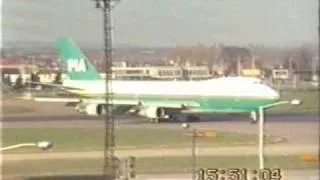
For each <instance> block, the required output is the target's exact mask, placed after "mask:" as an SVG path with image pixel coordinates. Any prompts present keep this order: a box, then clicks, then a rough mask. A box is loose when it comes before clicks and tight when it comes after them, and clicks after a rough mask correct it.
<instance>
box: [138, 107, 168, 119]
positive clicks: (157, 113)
mask: <svg viewBox="0 0 320 180" xmlns="http://www.w3.org/2000/svg"><path fill="white" fill-rule="evenodd" d="M137 114H138V115H140V116H144V117H147V118H151V119H154V118H166V117H167V115H166V112H165V110H164V108H161V107H144V108H141V109H140V110H139V111H138V113H137Z"/></svg>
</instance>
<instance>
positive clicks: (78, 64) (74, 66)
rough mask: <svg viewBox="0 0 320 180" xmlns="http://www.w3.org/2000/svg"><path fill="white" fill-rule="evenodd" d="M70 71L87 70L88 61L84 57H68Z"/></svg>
mask: <svg viewBox="0 0 320 180" xmlns="http://www.w3.org/2000/svg"><path fill="white" fill-rule="evenodd" d="M67 62H68V72H85V71H86V70H87V67H86V62H85V60H84V59H83V58H80V59H73V58H69V59H68V61H67Z"/></svg>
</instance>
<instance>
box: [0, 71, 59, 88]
mask: <svg viewBox="0 0 320 180" xmlns="http://www.w3.org/2000/svg"><path fill="white" fill-rule="evenodd" d="M61 75H62V73H61V72H58V73H57V74H55V77H54V80H53V81H52V83H53V84H62V77H61ZM2 82H3V84H5V85H7V86H9V87H12V88H13V89H15V90H23V89H25V88H36V87H37V86H39V83H40V74H39V72H37V73H31V74H30V75H29V77H28V78H27V79H26V81H23V78H22V74H19V75H18V77H17V78H16V79H15V82H13V80H12V78H11V76H10V75H9V74H2ZM40 86H41V87H42V88H46V86H45V85H40Z"/></svg>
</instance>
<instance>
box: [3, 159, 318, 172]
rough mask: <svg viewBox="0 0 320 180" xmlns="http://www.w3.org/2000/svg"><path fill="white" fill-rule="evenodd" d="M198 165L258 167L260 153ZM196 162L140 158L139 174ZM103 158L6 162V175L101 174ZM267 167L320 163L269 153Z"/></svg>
mask: <svg viewBox="0 0 320 180" xmlns="http://www.w3.org/2000/svg"><path fill="white" fill-rule="evenodd" d="M196 162H197V163H196V165H197V168H249V169H257V167H258V157H257V156H236V157H227V156H225V157H223V156H201V157H197V161H196ZM191 165H192V161H191V158H190V157H154V158H137V159H136V170H137V173H141V174H142V173H148V174H152V173H159V174H160V173H183V172H190V170H191V168H190V167H191ZM102 167H103V159H77V160H32V161H19V162H5V163H4V164H3V167H2V175H10V174H24V175H27V174H34V173H53V174H61V173H65V174H67V173H74V174H85V173H101V172H102ZM265 167H266V168H280V169H282V170H283V169H318V168H319V164H317V163H314V162H303V161H302V160H300V157H298V156H269V157H268V156H267V157H265Z"/></svg>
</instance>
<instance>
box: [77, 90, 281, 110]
mask: <svg viewBox="0 0 320 180" xmlns="http://www.w3.org/2000/svg"><path fill="white" fill-rule="evenodd" d="M80 96H81V97H82V98H84V99H103V98H105V97H106V96H105V95H101V94H100V95H93V94H91V95H89V94H82V95H80ZM112 99H113V100H114V101H115V102H117V101H127V102H130V103H129V104H138V102H141V103H142V104H143V105H146V106H163V105H164V104H167V105H168V107H171V106H173V104H175V105H176V104H181V105H182V104H183V105H187V106H188V104H190V106H192V104H199V107H194V108H196V109H201V110H202V111H203V112H211V111H212V112H249V111H252V110H258V108H259V106H263V105H267V104H270V103H274V102H276V101H278V99H262V98H252V97H230V96H225V97H222V96H185V95H134V94H125V95H124V94H113V95H112ZM115 105H116V103H115Z"/></svg>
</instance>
